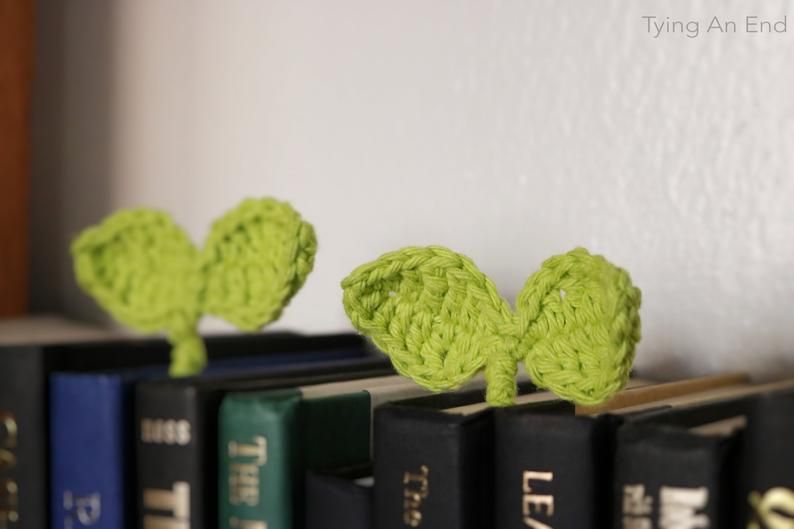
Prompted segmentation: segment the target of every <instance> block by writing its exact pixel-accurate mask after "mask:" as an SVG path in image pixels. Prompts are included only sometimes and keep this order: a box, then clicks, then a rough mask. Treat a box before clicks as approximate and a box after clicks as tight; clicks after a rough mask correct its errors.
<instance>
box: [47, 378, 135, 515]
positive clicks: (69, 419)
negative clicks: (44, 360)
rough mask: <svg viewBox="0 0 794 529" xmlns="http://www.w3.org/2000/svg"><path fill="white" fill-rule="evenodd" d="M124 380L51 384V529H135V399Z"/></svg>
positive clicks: (55, 381)
mask: <svg viewBox="0 0 794 529" xmlns="http://www.w3.org/2000/svg"><path fill="white" fill-rule="evenodd" d="M128 397H129V395H128V388H126V387H125V385H124V383H123V381H122V380H121V378H120V377H118V376H112V375H107V376H100V375H77V374H55V375H52V377H51V380H50V402H51V405H50V406H51V407H50V410H51V412H50V425H51V426H50V437H51V454H52V461H51V468H52V483H51V490H52V494H51V498H50V502H51V503H50V505H51V513H52V520H51V527H52V529H64V528H71V527H92V528H96V529H127V528H132V527H133V523H134V519H130V518H131V514H132V513H131V512H130V509H129V505H128V504H126V502H125V500H126V499H127V498H128V496H129V494H130V492H131V491H130V487H129V486H128V483H127V481H126V480H125V479H124V466H125V463H126V462H127V461H128V460H129V459H130V457H131V455H132V454H131V452H132V450H130V448H131V447H130V446H128V445H129V444H130V441H131V438H130V434H131V432H130V428H129V425H128V420H129V415H128V413H127V411H128V409H129V408H130V406H129V404H130V399H129V398H128Z"/></svg>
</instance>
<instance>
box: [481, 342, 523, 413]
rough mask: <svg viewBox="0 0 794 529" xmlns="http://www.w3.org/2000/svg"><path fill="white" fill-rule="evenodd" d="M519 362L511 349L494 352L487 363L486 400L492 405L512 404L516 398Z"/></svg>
mask: <svg viewBox="0 0 794 529" xmlns="http://www.w3.org/2000/svg"><path fill="white" fill-rule="evenodd" d="M517 374H518V364H517V363H516V361H515V360H514V359H513V357H512V355H511V354H510V352H509V350H503V351H498V352H494V353H493V354H492V355H491V357H490V358H489V359H488V363H487V364H486V365H485V381H486V384H487V387H486V391H485V400H486V402H488V404H490V405H491V406H510V405H511V404H513V402H515V398H516V375H517Z"/></svg>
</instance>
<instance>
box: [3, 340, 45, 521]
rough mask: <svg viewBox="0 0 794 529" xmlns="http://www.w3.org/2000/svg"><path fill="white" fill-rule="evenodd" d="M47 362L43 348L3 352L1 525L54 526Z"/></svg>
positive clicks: (11, 349) (15, 349) (6, 350)
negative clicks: (51, 523)
mask: <svg viewBox="0 0 794 529" xmlns="http://www.w3.org/2000/svg"><path fill="white" fill-rule="evenodd" d="M45 373H46V366H45V359H44V355H43V354H42V351H41V349H39V348H36V347H20V348H5V349H4V350H3V351H0V527H1V528H3V529H41V528H42V527H47V526H48V520H47V508H46V505H47V497H48V493H49V488H48V483H49V481H48V480H49V475H48V473H49V468H48V464H49V452H48V450H47V441H48V438H49V434H48V426H49V425H48V421H47V383H46V375H45Z"/></svg>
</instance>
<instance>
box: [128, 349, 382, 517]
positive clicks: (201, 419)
mask: <svg viewBox="0 0 794 529" xmlns="http://www.w3.org/2000/svg"><path fill="white" fill-rule="evenodd" d="M391 373H393V370H392V368H391V366H390V364H389V362H388V360H387V359H386V358H385V357H376V356H371V357H368V358H362V359H357V360H337V361H329V362H322V363H317V362H315V363H313V364H307V365H303V366H297V367H296V366H294V365H293V366H287V367H283V368H276V369H270V370H268V371H267V372H266V373H260V374H258V375H256V374H252V375H251V376H247V377H199V378H193V379H171V380H161V381H151V382H143V383H140V384H138V386H137V387H136V397H135V427H136V459H137V464H138V469H137V470H138V476H137V477H138V483H137V488H138V494H137V502H138V526H139V527H141V528H142V529H159V528H161V527H179V528H181V529H204V528H211V527H215V526H216V525H217V521H218V410H219V407H220V404H221V401H222V399H223V397H224V395H225V394H226V393H228V392H232V391H234V392H242V391H261V390H266V389H267V390H269V389H279V388H289V387H295V386H301V385H308V384H322V383H328V382H335V381H339V380H348V379H356V378H369V377H375V376H380V375H386V374H391ZM168 524H171V525H168Z"/></svg>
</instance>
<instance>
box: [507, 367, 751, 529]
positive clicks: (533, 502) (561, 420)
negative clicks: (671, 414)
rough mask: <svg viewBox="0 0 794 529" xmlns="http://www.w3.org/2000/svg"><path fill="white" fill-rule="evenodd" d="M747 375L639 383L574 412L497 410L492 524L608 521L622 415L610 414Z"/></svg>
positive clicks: (590, 525)
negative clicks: (595, 404) (618, 429)
mask: <svg viewBox="0 0 794 529" xmlns="http://www.w3.org/2000/svg"><path fill="white" fill-rule="evenodd" d="M746 380H747V378H746V376H745V375H741V374H728V375H719V376H712V377H703V378H696V379H691V380H682V381H677V382H669V383H662V384H654V385H636V384H634V385H631V386H629V387H628V388H627V389H626V390H624V391H621V392H620V393H618V394H617V395H616V396H615V397H614V398H612V399H611V400H610V401H609V402H607V403H604V404H602V405H599V406H591V407H577V409H576V413H575V414H547V413H535V411H534V409H533V407H532V406H531V405H523V406H512V407H507V408H503V409H498V410H496V412H495V418H494V437H495V441H494V442H495V453H494V471H495V474H496V478H495V483H494V497H495V502H496V503H495V509H494V525H495V526H496V527H499V528H502V529H513V528H520V527H527V526H528V525H529V526H530V527H532V524H535V525H536V526H537V527H544V526H547V527H554V528H555V529H565V528H575V529H602V528H604V527H609V526H610V518H611V515H612V503H611V494H612V488H611V474H612V451H613V444H614V433H615V430H616V429H617V427H618V425H619V424H620V423H621V422H622V417H621V416H620V415H615V414H608V413H604V412H606V411H609V410H610V409H618V408H622V407H626V406H628V405H641V404H648V403H653V402H655V401H658V400H659V399H664V398H670V397H674V396H678V395H684V394H689V393H696V392H698V391H703V390H706V389H709V388H715V387H724V386H732V385H735V384H738V383H742V382H745V381H746ZM541 395H542V394H539V395H538V396H537V397H540V396H541ZM545 395H547V396H549V397H551V396H550V395H548V394H545Z"/></svg>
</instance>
